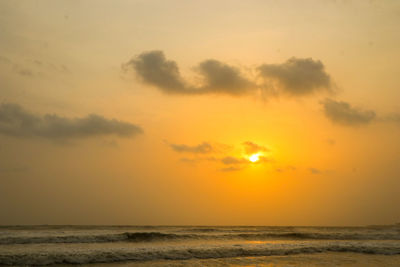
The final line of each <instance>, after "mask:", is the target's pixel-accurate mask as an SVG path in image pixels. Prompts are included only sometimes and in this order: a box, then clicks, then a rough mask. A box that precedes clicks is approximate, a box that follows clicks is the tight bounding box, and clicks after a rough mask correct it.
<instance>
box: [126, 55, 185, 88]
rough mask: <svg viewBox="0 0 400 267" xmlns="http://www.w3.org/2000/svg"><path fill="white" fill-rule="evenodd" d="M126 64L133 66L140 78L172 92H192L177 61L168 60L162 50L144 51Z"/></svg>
mask: <svg viewBox="0 0 400 267" xmlns="http://www.w3.org/2000/svg"><path fill="white" fill-rule="evenodd" d="M125 66H130V67H132V68H133V69H134V70H135V72H136V74H137V75H138V76H139V77H140V79H141V80H142V81H143V82H144V83H147V84H150V85H153V86H155V87H157V88H158V89H160V90H161V91H163V92H164V93H170V94H173V93H175V94H185V93H190V92H189V90H187V86H186V85H185V82H184V80H183V79H182V77H181V75H180V72H179V68H178V65H177V64H176V62H175V61H172V60H167V59H166V58H165V55H164V53H163V52H162V51H149V52H143V53H141V54H140V55H138V56H137V57H135V58H133V59H131V60H130V61H129V62H128V63H126V64H125Z"/></svg>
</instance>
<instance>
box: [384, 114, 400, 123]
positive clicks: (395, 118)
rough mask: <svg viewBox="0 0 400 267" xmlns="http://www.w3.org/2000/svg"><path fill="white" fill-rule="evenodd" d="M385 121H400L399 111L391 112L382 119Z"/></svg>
mask: <svg viewBox="0 0 400 267" xmlns="http://www.w3.org/2000/svg"><path fill="white" fill-rule="evenodd" d="M382 120H383V121H386V122H394V123H400V113H392V114H389V115H387V116H386V117H384V118H383V119H382Z"/></svg>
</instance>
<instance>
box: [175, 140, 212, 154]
mask: <svg viewBox="0 0 400 267" xmlns="http://www.w3.org/2000/svg"><path fill="white" fill-rule="evenodd" d="M169 146H170V147H171V148H172V149H173V150H174V151H176V152H180V153H195V154H206V153H210V152H213V151H214V147H213V146H212V145H211V144H209V143H207V142H203V143H201V144H199V145H195V146H188V145H184V144H169Z"/></svg>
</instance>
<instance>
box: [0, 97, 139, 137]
mask: <svg viewBox="0 0 400 267" xmlns="http://www.w3.org/2000/svg"><path fill="white" fill-rule="evenodd" d="M142 132H143V130H142V129H141V128H140V127H139V126H137V125H134V124H131V123H128V122H123V121H119V120H116V119H106V118H104V117H102V116H100V115H96V114H91V115H88V116H86V117H82V118H66V117H61V116H58V115H55V114H46V115H44V116H40V115H36V114H33V113H31V112H28V111H26V110H25V109H23V108H22V107H21V106H19V105H17V104H10V103H8V104H1V105H0V134H3V135H8V136H14V137H21V138H22V137H25V138H28V137H43V138H49V139H71V138H85V137H93V136H104V135H117V136H120V137H131V136H134V135H137V134H140V133H142Z"/></svg>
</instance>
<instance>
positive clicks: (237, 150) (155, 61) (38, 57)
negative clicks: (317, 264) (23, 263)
mask: <svg viewBox="0 0 400 267" xmlns="http://www.w3.org/2000/svg"><path fill="white" fill-rule="evenodd" d="M399 24H400V3H399V2H398V1H395V0H393V1H391V0H386V1H361V0H360V1H356V0H353V1H352V0H347V1H345V0H337V1H328V0H323V1H319V0H318V1H317V0H305V1H294V0H293V1H288V0H282V1H273V0H265V1H259V0H249V1H236V0H232V1H223V0H221V1H211V0H210V1H208V0H204V1H183V0H182V1H181V0H171V1H163V0H159V1H157V0H150V1H144V0H136V1H135V0H132V1H124V0H115V1H105V0H96V1H95V0H80V1H67V0H56V1H54V0H41V1H35V0H29V1H28V0H21V1H11V0H4V1H0V77H1V79H0V224H125V225H126V224H133V225H370V224H392V223H397V222H400V210H399V209H398V207H399V205H400V164H399V162H400V138H399V136H400V104H399V99H400V73H399V69H400V68H399V62H400V49H399V47H400V34H398V25H399Z"/></svg>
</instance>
